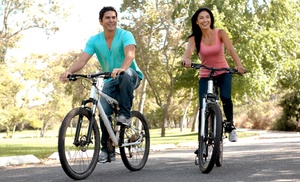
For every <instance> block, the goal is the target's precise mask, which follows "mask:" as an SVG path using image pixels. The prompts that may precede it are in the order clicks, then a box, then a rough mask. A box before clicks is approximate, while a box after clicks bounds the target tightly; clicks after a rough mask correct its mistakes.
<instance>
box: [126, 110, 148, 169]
mask: <svg viewBox="0 0 300 182" xmlns="http://www.w3.org/2000/svg"><path fill="white" fill-rule="evenodd" d="M120 142H121V143H120V144H121V145H125V146H124V147H121V146H120V154H121V158H122V161H123V163H124V165H125V166H126V168H127V169H129V170H130V171H138V170H141V169H142V168H143V167H144V166H145V164H146V162H147V160H148V155H149V149H150V134H149V129H148V125H147V122H146V119H145V118H144V116H143V115H142V114H141V113H140V112H138V111H132V117H131V127H130V128H126V127H122V128H121V132H120ZM130 143H133V144H132V145H129V144H130ZM134 143H136V144H134ZM126 145H128V146H126Z"/></svg>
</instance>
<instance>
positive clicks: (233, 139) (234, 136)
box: [229, 129, 238, 142]
mask: <svg viewBox="0 0 300 182" xmlns="http://www.w3.org/2000/svg"><path fill="white" fill-rule="evenodd" d="M237 140H238V135H237V134H236V129H233V130H232V131H231V132H230V133H229V141H231V142H237Z"/></svg>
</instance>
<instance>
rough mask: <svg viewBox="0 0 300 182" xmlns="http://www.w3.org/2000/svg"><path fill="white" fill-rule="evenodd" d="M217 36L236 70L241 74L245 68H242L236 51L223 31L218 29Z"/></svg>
mask: <svg viewBox="0 0 300 182" xmlns="http://www.w3.org/2000/svg"><path fill="white" fill-rule="evenodd" d="M219 36H220V39H221V41H222V42H223V43H224V45H225V48H226V50H227V52H228V54H229V55H230V56H231V58H232V59H233V61H234V62H235V64H236V69H237V70H238V72H239V73H241V74H243V73H244V72H245V68H244V67H243V65H242V63H241V60H240V58H239V56H238V54H237V53H236V51H235V49H234V47H233V45H232V43H231V40H230V39H229V37H228V35H227V33H226V32H225V30H223V29H220V30H219Z"/></svg>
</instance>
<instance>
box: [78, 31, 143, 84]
mask: <svg viewBox="0 0 300 182" xmlns="http://www.w3.org/2000/svg"><path fill="white" fill-rule="evenodd" d="M130 44H133V45H135V46H136V42H135V39H134V37H133V35H132V33H131V32H129V31H126V30H123V29H121V28H117V30H116V33H115V35H114V39H113V41H112V44H111V48H110V49H108V47H107V44H106V40H105V37H104V32H100V33H98V34H97V35H94V36H92V37H90V39H89V40H88V41H87V43H86V46H85V48H84V50H83V52H86V53H88V54H90V55H94V54H96V56H97V58H98V61H99V63H100V65H101V67H102V70H103V71H104V72H111V71H112V70H113V69H114V68H120V67H121V66H122V64H123V61H124V59H125V53H124V47H125V46H127V45H130ZM130 68H132V69H134V70H135V71H136V72H137V73H138V75H139V77H140V78H141V79H143V77H144V75H143V73H142V71H141V70H140V69H139V67H138V65H137V64H136V61H135V59H134V60H133V61H132V63H131V65H130Z"/></svg>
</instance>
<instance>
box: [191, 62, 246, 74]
mask: <svg viewBox="0 0 300 182" xmlns="http://www.w3.org/2000/svg"><path fill="white" fill-rule="evenodd" d="M191 67H192V68H194V69H200V68H201V67H203V68H205V69H207V70H210V71H211V72H215V71H228V72H229V73H230V74H239V75H242V74H240V73H239V72H238V70H237V69H234V68H214V67H208V66H205V65H204V64H198V63H191Z"/></svg>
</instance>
